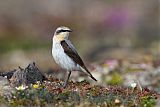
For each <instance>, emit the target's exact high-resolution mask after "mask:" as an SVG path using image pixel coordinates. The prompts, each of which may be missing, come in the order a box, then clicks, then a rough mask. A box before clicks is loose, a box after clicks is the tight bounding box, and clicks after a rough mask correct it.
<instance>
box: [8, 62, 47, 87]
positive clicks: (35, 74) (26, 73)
mask: <svg viewBox="0 0 160 107" xmlns="http://www.w3.org/2000/svg"><path fill="white" fill-rule="evenodd" d="M44 80H46V77H45V76H44V75H43V74H42V73H41V72H40V71H39V69H38V67H37V66H36V65H35V63H32V64H29V65H28V66H27V67H26V68H25V69H23V68H20V67H19V70H17V71H16V72H14V74H13V76H12V77H11V79H10V82H11V85H12V86H20V85H22V84H23V85H29V84H34V83H36V82H37V81H40V82H42V81H44Z"/></svg>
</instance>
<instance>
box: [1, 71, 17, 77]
mask: <svg viewBox="0 0 160 107" xmlns="http://www.w3.org/2000/svg"><path fill="white" fill-rule="evenodd" d="M15 72H16V70H15V69H14V70H12V71H9V72H0V76H3V77H7V79H10V78H11V77H12V76H13V74H14V73H15Z"/></svg>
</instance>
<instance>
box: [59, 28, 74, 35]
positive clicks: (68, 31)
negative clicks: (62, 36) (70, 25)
mask: <svg viewBox="0 0 160 107" xmlns="http://www.w3.org/2000/svg"><path fill="white" fill-rule="evenodd" d="M61 32H71V30H63V29H62V30H58V31H57V32H56V33H57V34H59V33H61Z"/></svg>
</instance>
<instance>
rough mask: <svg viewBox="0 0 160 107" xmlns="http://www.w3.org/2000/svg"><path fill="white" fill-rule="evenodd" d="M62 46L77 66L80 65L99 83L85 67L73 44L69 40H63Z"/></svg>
mask: <svg viewBox="0 0 160 107" xmlns="http://www.w3.org/2000/svg"><path fill="white" fill-rule="evenodd" d="M61 45H62V47H63V49H64V52H65V53H66V54H67V55H68V56H69V57H70V58H71V59H72V60H73V61H74V62H75V63H77V64H79V65H80V66H81V67H82V68H83V69H85V70H86V72H87V73H88V74H89V76H90V77H91V78H92V79H93V80H95V81H97V80H96V79H95V78H94V77H93V76H92V74H91V73H90V72H89V70H88V69H87V68H86V66H85V65H84V63H83V61H82V59H81V57H80V56H79V55H78V52H77V51H76V49H75V47H74V46H73V45H72V43H71V42H70V41H67V40H63V41H61Z"/></svg>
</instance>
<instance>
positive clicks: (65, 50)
mask: <svg viewBox="0 0 160 107" xmlns="http://www.w3.org/2000/svg"><path fill="white" fill-rule="evenodd" d="M70 32H72V30H71V29H69V28H68V27H64V26H62V27H58V28H57V29H56V31H55V33H54V36H53V44H52V55H53V58H54V60H55V62H56V63H57V64H58V65H59V66H61V67H62V68H63V69H65V70H67V71H68V72H69V73H68V77H67V79H66V80H65V83H64V85H63V86H64V87H66V86H67V83H68V80H69V77H70V75H71V71H83V72H85V73H86V74H87V75H88V76H90V77H91V78H92V79H93V80H95V81H97V80H96V79H95V78H94V77H93V76H92V74H91V73H90V72H89V70H88V69H87V68H86V66H85V65H84V63H83V61H82V59H81V57H80V56H79V55H78V53H77V50H76V48H75V47H74V46H73V45H72V43H71V42H70V40H69V39H68V37H69V33H70Z"/></svg>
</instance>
